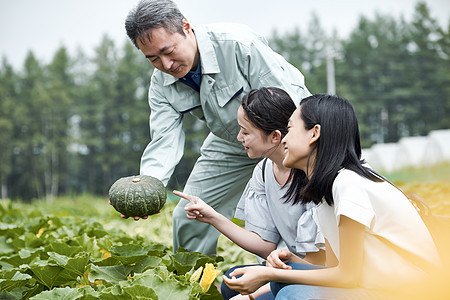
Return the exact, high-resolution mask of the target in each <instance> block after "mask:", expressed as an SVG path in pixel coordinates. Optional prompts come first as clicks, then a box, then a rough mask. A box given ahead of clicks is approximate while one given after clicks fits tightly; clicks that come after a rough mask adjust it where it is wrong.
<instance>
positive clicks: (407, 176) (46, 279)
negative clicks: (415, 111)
mask: <svg viewBox="0 0 450 300" xmlns="http://www.w3.org/2000/svg"><path fill="white" fill-rule="evenodd" d="M385 175H386V176H387V177H388V178H389V179H390V180H392V181H394V182H395V183H396V184H398V185H399V187H400V188H401V189H402V190H404V191H405V192H409V191H411V192H415V193H417V194H419V195H421V196H422V197H423V198H425V199H426V200H427V201H428V202H429V204H430V206H431V207H432V210H433V212H434V213H436V214H441V215H449V216H450V200H449V199H450V185H449V182H450V166H449V164H444V165H440V166H435V167H432V168H427V169H409V170H404V171H402V172H397V173H395V174H385ZM169 198H170V199H175V198H176V197H174V196H173V195H172V194H171V193H169ZM175 205H176V202H175V201H169V202H167V204H166V205H165V207H164V208H163V209H162V211H161V213H159V214H157V215H154V216H151V217H150V218H149V219H148V220H140V221H134V220H132V219H122V218H120V216H119V214H118V213H117V212H116V211H115V210H114V208H112V206H110V205H109V204H108V199H107V198H106V197H104V198H102V197H92V196H89V195H82V196H76V197H60V198H57V199H55V200H54V201H52V202H46V201H43V200H36V201H33V202H32V203H29V204H25V203H20V202H11V201H9V200H2V201H1V202H0V232H1V234H0V266H1V270H0V275H1V276H0V291H1V292H0V298H1V299H27V298H31V299H61V298H64V297H65V298H64V299H115V298H117V297H120V298H121V299H137V298H139V297H140V296H143V295H146V297H147V296H148V295H153V293H154V294H155V295H158V297H159V298H160V299H169V298H172V299H175V298H173V297H176V299H221V297H220V295H219V294H218V291H217V289H216V287H215V286H214V285H212V288H211V289H210V291H209V292H207V293H202V292H201V288H200V285H199V284H198V283H197V282H190V280H189V278H190V275H191V274H192V272H193V271H195V270H196V269H198V268H199V267H200V266H203V265H204V264H205V263H207V262H210V263H213V264H215V265H216V268H217V269H219V270H222V271H223V272H225V271H226V270H227V269H228V268H230V267H231V266H234V265H238V264H248V263H255V262H256V259H255V257H254V255H251V254H250V253H248V252H246V251H244V250H242V249H240V248H239V247H237V246H236V245H234V244H233V243H232V242H230V241H229V240H228V239H227V238H225V237H223V236H221V237H220V238H219V249H218V257H214V256H212V257H208V256H205V255H202V254H191V253H184V252H180V253H177V255H174V254H173V253H172V248H171V245H172V216H171V215H172V211H173V209H174V207H175ZM192 222H197V221H192ZM222 274H223V273H222ZM218 282H220V276H219V277H218V279H217V280H216V284H217V283H218ZM150 286H151V287H152V288H150ZM167 297H168V298H167Z"/></svg>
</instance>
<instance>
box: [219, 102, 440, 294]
mask: <svg viewBox="0 0 450 300" xmlns="http://www.w3.org/2000/svg"><path fill="white" fill-rule="evenodd" d="M288 127H289V132H288V134H287V135H286V136H285V137H284V139H283V143H284V150H285V158H284V161H283V165H284V166H286V167H289V168H295V169H296V171H295V175H294V178H293V182H292V184H291V186H290V190H289V194H290V195H293V199H294V200H293V205H294V206H295V205H299V204H303V205H306V204H308V203H314V204H317V207H316V209H315V213H314V219H315V221H316V223H317V224H318V226H319V229H320V231H321V233H322V234H323V236H324V238H325V242H326V267H321V266H314V265H308V264H303V263H302V261H301V260H299V259H298V258H297V257H296V256H295V254H293V253H291V252H289V251H287V250H285V249H283V250H274V251H273V252H272V253H271V254H270V255H269V256H268V259H267V267H264V266H260V267H259V266H256V267H246V268H240V269H236V270H235V271H234V272H232V273H231V274H229V277H228V276H223V280H224V282H225V283H226V284H227V285H228V286H229V287H230V288H231V289H233V290H237V291H239V292H240V293H241V294H250V293H252V292H253V291H254V290H256V289H257V288H259V286H261V285H263V284H266V283H267V282H271V290H272V292H273V293H274V294H275V295H276V299H311V298H313V299H316V298H321V297H325V298H327V297H328V298H330V299H387V298H389V297H392V298H398V296H399V294H398V291H399V290H402V288H404V287H406V286H408V287H411V286H415V285H417V284H420V283H423V282H424V280H426V279H427V278H428V277H429V275H430V274H431V273H432V272H433V271H434V270H435V269H436V268H438V267H439V265H440V258H439V255H438V253H437V249H436V246H435V245H434V243H433V240H432V238H431V236H430V233H429V231H428V230H427V228H426V226H425V224H424V223H423V221H422V219H421V218H420V216H419V214H418V213H417V211H416V210H415V208H414V207H413V206H412V204H411V203H410V202H409V200H408V199H407V198H406V196H405V195H404V194H403V193H402V192H401V191H400V190H399V189H397V188H396V187H395V186H393V185H392V184H390V183H389V182H387V181H386V180H385V179H384V178H383V177H382V176H380V175H378V174H377V173H376V172H375V171H373V170H372V169H370V168H369V167H368V166H367V165H366V164H365V163H364V161H363V160H362V159H361V145H360V138H359V129H358V122H357V119H356V115H355V112H354V109H353V107H352V105H351V104H350V102H348V101H347V100H345V99H343V98H340V97H337V96H330V95H313V96H310V97H308V98H305V99H303V100H302V102H301V104H300V106H299V108H297V109H296V111H295V112H294V113H293V114H292V116H291V118H290V121H289V126H288ZM237 275H240V277H239V278H236V276H237ZM328 298H327V299H328Z"/></svg>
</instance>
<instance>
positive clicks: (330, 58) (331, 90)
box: [326, 46, 336, 95]
mask: <svg viewBox="0 0 450 300" xmlns="http://www.w3.org/2000/svg"><path fill="white" fill-rule="evenodd" d="M326 56H327V94H329V95H336V79H335V72H334V52H333V50H331V47H330V46H328V47H327V55H326Z"/></svg>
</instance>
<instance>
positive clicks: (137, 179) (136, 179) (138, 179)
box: [132, 178, 141, 182]
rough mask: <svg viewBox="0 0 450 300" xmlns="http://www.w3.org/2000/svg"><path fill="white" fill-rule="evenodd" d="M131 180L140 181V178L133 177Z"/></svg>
mask: <svg viewBox="0 0 450 300" xmlns="http://www.w3.org/2000/svg"><path fill="white" fill-rule="evenodd" d="M132 181H133V182H139V181H141V179H140V178H133V180H132Z"/></svg>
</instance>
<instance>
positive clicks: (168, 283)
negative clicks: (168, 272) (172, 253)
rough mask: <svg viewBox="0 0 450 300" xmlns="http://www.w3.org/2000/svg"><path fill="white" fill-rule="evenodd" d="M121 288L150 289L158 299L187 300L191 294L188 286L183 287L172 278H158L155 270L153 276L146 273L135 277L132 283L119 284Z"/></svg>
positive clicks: (150, 273)
mask: <svg viewBox="0 0 450 300" xmlns="http://www.w3.org/2000/svg"><path fill="white" fill-rule="evenodd" d="M152 271H153V270H152ZM161 275H162V274H161ZM121 286H122V289H126V288H129V289H131V288H133V287H134V286H145V287H150V288H152V289H153V290H154V291H155V292H156V295H158V298H159V299H189V295H190V292H191V288H190V285H183V284H182V283H181V282H180V281H178V280H177V279H176V278H174V277H172V276H158V273H157V271H156V270H155V271H154V272H153V274H152V272H146V273H143V274H142V275H140V276H136V278H134V279H133V280H132V281H127V282H121Z"/></svg>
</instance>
